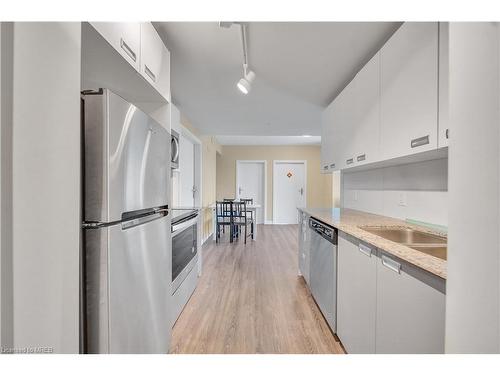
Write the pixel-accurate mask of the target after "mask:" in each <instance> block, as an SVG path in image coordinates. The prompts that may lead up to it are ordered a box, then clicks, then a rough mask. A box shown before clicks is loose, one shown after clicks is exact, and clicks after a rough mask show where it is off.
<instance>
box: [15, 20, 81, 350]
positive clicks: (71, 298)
mask: <svg viewBox="0 0 500 375" xmlns="http://www.w3.org/2000/svg"><path fill="white" fill-rule="evenodd" d="M80 51H81V26H80V24H79V23H52V22H50V23H22V22H21V23H15V24H14V94H13V100H14V106H13V124H14V130H13V171H14V172H13V212H14V214H13V241H14V250H13V253H14V259H13V263H14V346H15V347H16V348H19V347H21V348H22V347H33V346H44V347H52V348H53V350H54V351H55V352H64V353H68V352H73V353H75V352H78V307H79V301H78V295H79V287H78V285H79V280H78V277H79V268H78V267H79V238H80Z"/></svg>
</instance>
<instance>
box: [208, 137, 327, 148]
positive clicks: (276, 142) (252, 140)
mask: <svg viewBox="0 0 500 375" xmlns="http://www.w3.org/2000/svg"><path fill="white" fill-rule="evenodd" d="M216 139H217V142H218V143H219V144H221V145H223V146H255V145H260V146H291V145H319V144H320V143H321V137H320V136H310V137H303V136H300V135H299V136H293V135H290V136H273V135H218V136H216Z"/></svg>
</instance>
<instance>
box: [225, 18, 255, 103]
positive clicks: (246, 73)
mask: <svg viewBox="0 0 500 375" xmlns="http://www.w3.org/2000/svg"><path fill="white" fill-rule="evenodd" d="M232 25H238V26H239V27H240V29H241V43H242V46H243V78H241V79H240V80H239V81H238V83H236V87H238V89H239V90H240V91H241V92H242V93H243V94H245V95H246V94H248V93H249V92H250V90H251V89H252V82H253V81H254V79H255V73H254V72H252V71H251V70H249V69H248V50H247V32H246V24H245V23H242V22H219V26H220V27H222V28H225V29H227V28H230V27H231V26H232Z"/></svg>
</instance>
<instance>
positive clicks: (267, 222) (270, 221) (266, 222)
mask: <svg viewBox="0 0 500 375" xmlns="http://www.w3.org/2000/svg"><path fill="white" fill-rule="evenodd" d="M268 224H274V223H273V221H272V220H266V221H264V225H268Z"/></svg>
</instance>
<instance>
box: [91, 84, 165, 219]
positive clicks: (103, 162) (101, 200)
mask: <svg viewBox="0 0 500 375" xmlns="http://www.w3.org/2000/svg"><path fill="white" fill-rule="evenodd" d="M83 102H84V111H83V113H84V114H83V116H84V139H85V221H96V222H115V221H119V220H121V219H122V214H123V213H125V212H131V211H136V210H141V209H146V208H152V207H159V206H164V205H166V204H168V201H169V194H170V193H169V185H170V181H169V178H170V134H169V133H168V131H167V130H166V129H165V128H163V127H162V126H161V125H160V124H158V123H157V122H156V121H154V120H153V119H152V118H150V117H149V116H148V115H146V114H145V113H144V112H142V111H141V110H139V109H138V108H137V107H136V106H134V105H133V104H130V103H128V102H127V101H125V100H124V99H122V98H121V97H119V96H118V95H116V94H114V93H113V92H111V91H109V90H103V91H102V94H89V95H83Z"/></svg>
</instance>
